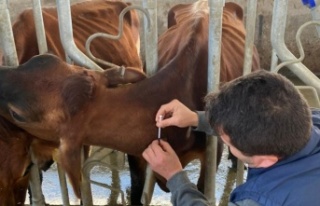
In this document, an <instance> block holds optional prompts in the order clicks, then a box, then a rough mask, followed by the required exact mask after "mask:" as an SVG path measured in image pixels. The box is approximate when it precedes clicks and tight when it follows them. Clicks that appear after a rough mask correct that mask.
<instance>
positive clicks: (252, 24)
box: [236, 0, 257, 186]
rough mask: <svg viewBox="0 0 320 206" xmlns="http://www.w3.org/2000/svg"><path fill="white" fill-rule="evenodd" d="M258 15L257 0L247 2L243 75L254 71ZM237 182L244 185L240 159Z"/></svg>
mask: <svg viewBox="0 0 320 206" xmlns="http://www.w3.org/2000/svg"><path fill="white" fill-rule="evenodd" d="M256 15H257V0H248V1H247V15H246V42H245V49H244V63H243V75H246V74H249V73H250V72H251V70H252V56H253V48H254V36H255V30H256ZM237 161H238V164H237V178H236V179H237V181H236V185H237V186H238V185H241V184H242V183H243V175H244V164H243V162H242V161H240V160H239V159H238V160H237Z"/></svg>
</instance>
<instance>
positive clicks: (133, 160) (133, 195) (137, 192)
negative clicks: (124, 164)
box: [127, 155, 146, 205]
mask: <svg viewBox="0 0 320 206" xmlns="http://www.w3.org/2000/svg"><path fill="white" fill-rule="evenodd" d="M127 157H128V163H129V169H130V177H131V191H130V200H131V205H142V204H141V197H142V192H143V187H144V182H145V175H146V162H145V161H144V159H143V158H142V157H136V156H132V155H127Z"/></svg>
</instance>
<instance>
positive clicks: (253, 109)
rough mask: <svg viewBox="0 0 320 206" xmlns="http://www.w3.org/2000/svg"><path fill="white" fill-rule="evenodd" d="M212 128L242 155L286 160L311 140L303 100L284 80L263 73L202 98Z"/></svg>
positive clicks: (308, 110)
mask: <svg viewBox="0 0 320 206" xmlns="http://www.w3.org/2000/svg"><path fill="white" fill-rule="evenodd" d="M205 101H206V114H207V117H208V119H209V122H210V124H211V126H212V127H213V128H214V129H215V130H216V131H217V132H218V131H219V130H221V129H222V131H223V132H224V133H225V134H227V135H229V136H230V140H231V144H232V145H233V146H234V147H236V148H237V149H238V150H240V151H241V152H242V153H244V154H246V155H249V156H252V155H277V156H278V157H283V158H284V157H287V156H290V155H292V154H294V153H296V152H297V151H299V150H301V149H302V148H303V147H304V146H305V145H306V143H307V142H308V140H309V138H310V133H311V112H310V109H309V107H308V105H307V102H306V100H305V99H304V98H303V96H302V95H301V94H300V92H299V91H298V90H297V89H296V88H295V87H294V85H293V84H292V83H291V82H290V81H289V80H288V79H286V78H285V77H284V76H282V75H280V74H276V73H271V72H267V71H264V70H261V71H257V72H253V73H251V74H249V75H246V76H243V77H240V78H237V79H235V80H233V81H231V82H229V83H226V84H225V85H224V86H222V87H221V88H220V91H219V92H217V93H210V94H208V95H207V96H206V98H205Z"/></svg>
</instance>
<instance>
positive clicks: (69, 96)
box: [62, 73, 94, 116]
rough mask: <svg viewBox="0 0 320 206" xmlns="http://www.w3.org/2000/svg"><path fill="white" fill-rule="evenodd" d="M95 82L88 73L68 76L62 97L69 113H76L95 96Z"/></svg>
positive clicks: (71, 114) (63, 86)
mask: <svg viewBox="0 0 320 206" xmlns="http://www.w3.org/2000/svg"><path fill="white" fill-rule="evenodd" d="M93 90H94V82H93V79H92V77H91V76H89V75H88V74H87V73H81V74H76V75H72V76H70V77H68V78H67V79H66V80H65V81H64V83H63V85H62V99H63V103H64V104H65V106H66V108H67V110H68V112H69V115H70V116H73V115H75V114H76V113H77V112H78V111H79V110H80V109H81V108H82V107H83V106H84V105H85V104H86V103H87V102H89V100H90V99H91V97H92V96H93Z"/></svg>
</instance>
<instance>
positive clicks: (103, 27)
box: [13, 0, 142, 68]
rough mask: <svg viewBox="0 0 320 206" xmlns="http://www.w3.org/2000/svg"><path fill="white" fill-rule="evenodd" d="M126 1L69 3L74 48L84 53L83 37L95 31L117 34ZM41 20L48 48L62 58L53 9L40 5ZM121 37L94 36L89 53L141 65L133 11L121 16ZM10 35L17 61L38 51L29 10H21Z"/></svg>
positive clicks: (130, 64)
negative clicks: (15, 49)
mask: <svg viewBox="0 0 320 206" xmlns="http://www.w3.org/2000/svg"><path fill="white" fill-rule="evenodd" d="M128 5H129V4H126V3H123V2H120V1H105V0H101V1H88V2H82V3H78V4H74V5H72V6H71V16H72V24H73V35H74V40H75V43H76V45H77V47H78V48H79V49H80V50H81V51H82V52H84V53H86V52H85V42H86V40H87V38H88V37H89V36H90V35H92V34H94V33H97V32H102V33H108V34H112V35H117V34H118V25H119V20H118V19H119V14H120V13H121V11H122V10H123V9H124V8H126V7H127V6H128ZM43 20H44V27H45V32H46V39H47V44H48V51H49V52H50V53H53V54H56V55H58V56H59V57H61V58H63V59H64V60H65V53H64V50H63V47H62V44H61V41H60V34H59V26H58V18H57V10H56V8H54V7H52V8H43ZM123 25H124V26H123V37H122V38H121V39H119V40H110V39H106V38H100V37H99V38H97V39H95V40H93V41H92V44H91V52H92V54H93V55H94V56H95V57H97V58H100V59H103V60H106V61H109V62H112V63H114V64H117V65H124V66H131V67H137V68H142V62H141V59H140V57H139V51H138V48H137V45H138V44H139V19H138V15H137V13H136V12H135V11H132V10H131V11H130V12H127V14H126V15H125V16H124V24H123ZM13 34H14V39H15V43H16V48H17V53H18V58H19V62H20V63H24V62H26V61H27V60H29V59H30V58H31V57H32V56H34V55H37V54H39V50H38V47H37V39H36V33H35V25H34V20H33V12H32V10H31V9H28V10H25V11H23V12H22V13H21V14H20V15H19V17H18V19H17V20H16V21H15V23H14V25H13ZM103 67H105V66H103Z"/></svg>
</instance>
